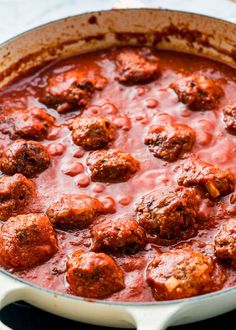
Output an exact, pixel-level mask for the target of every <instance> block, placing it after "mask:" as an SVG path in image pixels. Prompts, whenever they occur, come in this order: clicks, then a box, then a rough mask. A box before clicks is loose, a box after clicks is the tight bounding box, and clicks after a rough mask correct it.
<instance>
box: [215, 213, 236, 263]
mask: <svg viewBox="0 0 236 330" xmlns="http://www.w3.org/2000/svg"><path fill="white" fill-rule="evenodd" d="M214 249H215V254H216V256H217V257H218V258H219V259H226V260H230V261H231V262H232V264H233V265H234V266H236V219H230V220H228V221H227V222H226V223H224V224H223V226H222V227H221V229H220V231H219V232H218V234H217V235H216V236H215V239H214Z"/></svg>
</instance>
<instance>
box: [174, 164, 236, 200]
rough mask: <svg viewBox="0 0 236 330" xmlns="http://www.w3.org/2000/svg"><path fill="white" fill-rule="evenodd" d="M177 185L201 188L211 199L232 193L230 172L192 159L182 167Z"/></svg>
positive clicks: (232, 184)
mask: <svg viewBox="0 0 236 330" xmlns="http://www.w3.org/2000/svg"><path fill="white" fill-rule="evenodd" d="M178 184H179V185H181V186H182V185H183V186H186V187H191V186H198V187H201V188H203V190H204V191H205V192H207V193H208V194H209V196H210V197H211V198H217V197H219V196H225V195H228V194H230V193H231V192H233V191H234V176H233V174H232V173H231V172H230V171H226V170H223V169H221V168H219V167H217V166H214V165H212V164H209V163H206V162H204V161H202V160H200V159H194V158H192V159H190V160H189V161H188V162H186V163H185V164H184V165H183V166H182V168H181V174H180V175H179V177H178Z"/></svg>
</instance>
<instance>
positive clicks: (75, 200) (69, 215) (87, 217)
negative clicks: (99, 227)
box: [46, 195, 104, 229]
mask: <svg viewBox="0 0 236 330" xmlns="http://www.w3.org/2000/svg"><path fill="white" fill-rule="evenodd" d="M103 211H104V206H103V204H102V203H101V202H100V201H99V200H98V199H97V198H93V197H90V196H87V195H64V196H62V197H61V199H60V200H59V201H58V202H55V203H53V204H52V205H51V206H50V207H49V208H48V209H47V211H46V214H47V216H48V217H49V219H50V221H51V223H52V224H53V225H54V226H55V227H59V228H77V229H83V228H86V227H88V226H89V225H90V224H91V223H92V222H93V220H95V218H96V217H97V216H98V215H99V214H101V213H103Z"/></svg>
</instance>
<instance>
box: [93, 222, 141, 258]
mask: <svg viewBox="0 0 236 330" xmlns="http://www.w3.org/2000/svg"><path fill="white" fill-rule="evenodd" d="M92 236H93V245H92V250H93V251H103V250H105V251H106V250H107V251H115V252H116V251H120V252H124V253H127V254H130V253H135V252H137V251H139V250H142V249H143V248H144V247H145V245H146V235H145V231H144V229H143V228H142V227H141V226H139V225H138V223H137V221H135V220H134V219H133V218H132V217H130V216H124V217H123V218H120V219H116V220H111V219H107V220H105V221H103V222H102V223H101V224H98V225H96V226H94V227H93V229H92Z"/></svg>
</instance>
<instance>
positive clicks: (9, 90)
mask: <svg viewBox="0 0 236 330" xmlns="http://www.w3.org/2000/svg"><path fill="white" fill-rule="evenodd" d="M118 51H119V50H118V49H116V48H113V49H108V50H103V51H98V52H94V53H90V54H84V55H78V56H76V57H73V58H66V59H63V60H58V61H55V62H52V63H49V64H48V65H47V66H45V67H42V68H40V69H37V70H35V71H34V72H31V73H30V74H28V75H26V76H24V77H21V78H20V79H18V80H17V81H15V82H13V83H12V84H11V85H9V86H7V87H5V88H4V89H3V90H2V91H1V94H0V105H1V106H0V109H1V113H2V114H5V115H7V114H8V113H9V112H10V111H11V109H12V108H13V107H14V109H16V108H17V107H18V108H19V109H20V108H21V106H22V103H24V102H25V99H26V98H27V99H28V102H30V103H31V104H36V105H39V101H38V95H39V93H40V92H41V90H42V88H44V87H45V86H46V84H47V79H48V76H49V75H50V74H51V73H53V72H54V73H60V72H64V71H67V70H68V69H72V68H74V67H83V68H84V69H85V70H88V71H94V70H98V69H99V70H101V74H102V75H103V76H104V77H106V78H107V84H106V86H105V88H104V89H103V90H101V91H97V92H96V93H95V94H94V97H93V98H92V101H91V102H90V105H89V106H87V108H86V109H85V110H84V111H83V113H84V114H86V115H92V116H101V115H102V116H104V117H107V118H108V119H110V120H111V121H112V122H114V123H115V124H116V125H117V126H118V127H119V129H118V130H117V137H116V140H115V141H114V143H113V147H114V148H118V149H121V150H122V151H125V152H128V153H131V154H132V155H133V156H134V157H135V158H136V159H137V160H139V162H140V170H139V171H138V172H137V173H136V174H135V175H134V176H133V177H132V178H131V179H130V180H128V181H127V182H122V183H116V184H110V183H95V182H91V180H90V173H89V170H88V167H87V166H86V158H87V156H88V152H86V151H84V150H83V149H82V148H80V147H78V146H76V145H75V144H73V142H72V139H71V131H70V130H69V129H68V127H67V126H66V123H67V122H68V120H70V119H71V118H73V117H75V116H76V115H78V114H79V113H80V112H79V111H74V112H70V113H67V114H63V115H59V114H58V112H57V111H55V110H53V109H48V112H49V113H50V114H52V115H53V116H54V117H56V118H57V120H56V123H55V125H54V127H53V128H51V130H50V132H49V134H48V137H47V139H45V140H44V141H43V142H42V144H44V145H46V146H48V150H49V152H50V154H51V156H52V165H51V167H49V168H48V169H47V170H45V171H44V172H43V173H41V174H40V175H38V176H37V177H36V178H34V179H33V181H35V182H36V185H37V193H38V195H37V198H36V200H35V201H34V202H33V204H31V205H30V206H27V210H25V212H26V211H27V212H45V210H46V209H47V208H48V207H49V206H50V204H52V203H53V202H55V201H57V200H58V199H59V197H60V196H61V195H62V194H64V193H67V194H72V193H74V194H88V195H91V196H93V197H96V198H98V199H99V200H101V201H102V202H104V205H105V207H106V208H107V211H108V212H109V213H108V214H107V215H106V216H101V217H99V218H98V219H97V220H96V222H95V223H99V221H101V219H104V217H107V218H117V217H120V216H122V215H123V214H133V213H134V209H135V203H136V202H137V200H138V199H139V198H140V197H141V196H143V195H144V194H146V193H148V192H150V191H152V190H154V189H156V188H157V187H160V186H162V185H164V186H165V185H173V186H176V185H177V179H176V177H177V171H178V167H179V166H180V165H181V164H182V163H183V162H184V161H185V160H184V159H181V160H178V161H176V162H173V163H166V162H164V161H162V160H161V159H158V158H155V157H153V155H152V153H151V152H150V151H149V150H148V147H147V146H146V145H144V142H143V141H144V136H145V134H146V132H147V129H148V127H149V126H150V125H151V124H154V123H159V122H165V121H169V122H172V123H183V124H186V125H189V126H190V127H192V128H193V129H195V131H196V132H197V139H196V143H195V144H194V147H193V149H192V151H191V152H192V153H194V154H195V155H197V156H199V158H200V159H202V160H204V161H207V162H209V163H212V164H214V165H218V166H220V167H221V168H223V169H229V170H231V171H232V173H233V174H234V175H235V177H236V165H235V161H236V138H235V136H233V135H232V134H229V133H228V132H227V131H226V130H225V126H224V122H223V114H222V108H223V107H224V106H225V105H227V104H228V103H229V102H236V92H235V91H236V71H235V70H234V69H232V68H230V67H228V66H226V65H224V64H222V63H219V62H216V61H212V60H210V59H206V58H202V57H197V56H192V55H187V54H182V53H177V52H172V51H158V52H156V54H157V56H158V58H159V64H160V69H161V75H160V77H159V78H158V79H156V80H155V81H154V82H151V83H148V84H143V85H132V86H123V85H121V84H120V83H119V82H118V81H117V80H116V79H115V64H114V59H115V56H116V54H117V52H118ZM196 71H197V72H201V73H203V74H205V75H206V76H208V77H209V78H211V79H213V80H220V81H221V84H222V88H223V90H224V96H223V97H222V98H221V99H220V106H219V109H218V110H209V111H191V110H188V109H187V107H186V106H185V105H184V104H182V103H180V102H178V99H177V96H176V94H175V92H174V91H173V90H172V89H170V88H169V87H168V85H169V84H170V83H171V82H174V81H176V80H177V79H178V77H179V76H180V75H182V74H184V75H186V76H187V75H190V74H192V73H194V72H196ZM40 106H42V107H45V106H44V105H42V104H40ZM0 135H1V136H0V138H1V140H0V141H1V144H2V145H3V146H6V145H8V144H9V143H10V142H11V141H10V139H9V137H8V136H7V135H4V134H0ZM187 157H188V156H187ZM230 196H231V195H228V196H226V197H223V198H220V199H219V200H217V201H216V202H215V203H213V202H211V201H209V200H208V199H204V200H203V203H202V206H201V207H202V211H203V212H204V213H205V215H206V218H207V219H208V222H207V223H205V226H204V228H202V229H199V230H198V233H197V234H196V236H194V237H192V238H191V239H187V240H185V241H181V242H174V243H173V244H172V245H169V246H161V245H160V244H159V242H158V241H157V240H156V239H155V237H151V236H150V235H149V243H148V244H147V245H146V247H145V249H144V250H143V251H141V252H138V253H136V254H134V255H120V254H113V257H114V258H115V260H116V262H117V263H118V265H119V266H120V267H121V268H122V270H123V271H124V273H125V284H126V288H125V289H124V290H122V291H120V292H117V293H115V294H113V295H112V296H111V297H110V298H108V299H107V300H111V301H138V302H145V301H154V298H153V297H152V293H151V289H150V287H149V286H148V285H147V283H146V280H145V271H146V268H147V265H148V264H149V262H150V261H151V259H152V258H153V257H154V255H155V254H157V253H160V252H163V251H168V250H170V249H172V248H173V247H174V246H176V245H178V246H179V245H190V246H193V247H194V249H196V250H198V251H201V252H203V253H205V254H207V255H209V256H212V257H213V258H215V256H214V250H213V238H214V236H215V234H216V233H217V231H218V230H219V227H220V226H221V224H222V223H223V222H224V221H225V220H224V219H225V217H226V216H234V215H235V214H236V207H235V205H234V204H231V203H230ZM56 232H57V237H58V242H59V251H58V252H57V253H56V254H55V255H54V256H53V257H52V258H51V259H50V260H49V261H47V262H45V263H44V264H42V265H39V266H37V267H34V268H31V269H27V270H23V271H16V270H13V269H10V270H9V271H10V272H11V273H13V274H14V275H16V276H17V277H20V278H22V279H24V280H26V281H29V282H31V283H35V284H37V285H40V286H42V287H45V288H48V289H51V290H55V291H57V292H61V293H71V292H70V290H69V287H68V284H67V282H66V278H65V270H66V261H67V257H68V255H70V254H71V253H72V252H73V251H75V250H78V249H83V250H85V251H89V249H90V245H91V234H90V230H89V229H84V230H74V231H73V230H67V231H66V230H63V231H62V230H56ZM216 262H219V261H216ZM221 265H222V267H224V268H225V273H226V277H227V279H226V281H225V283H224V287H229V286H234V285H235V284H236V271H235V270H234V269H233V268H232V267H231V266H230V265H228V264H222V263H221Z"/></svg>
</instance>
